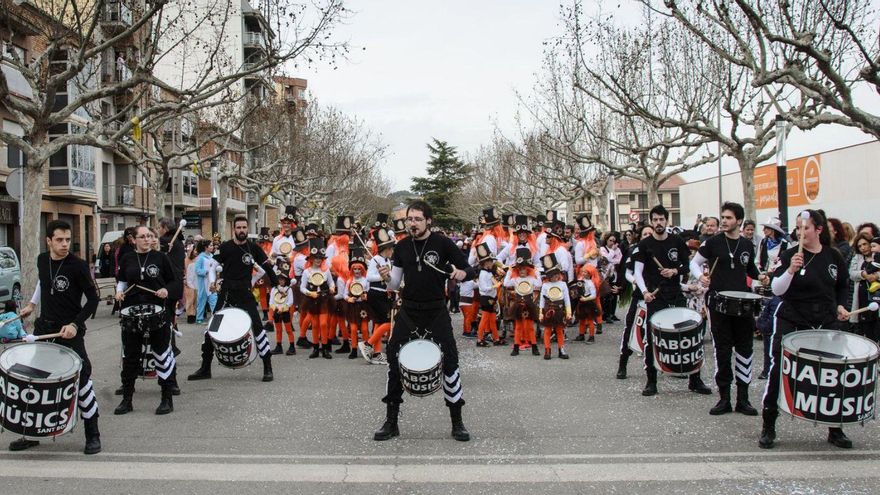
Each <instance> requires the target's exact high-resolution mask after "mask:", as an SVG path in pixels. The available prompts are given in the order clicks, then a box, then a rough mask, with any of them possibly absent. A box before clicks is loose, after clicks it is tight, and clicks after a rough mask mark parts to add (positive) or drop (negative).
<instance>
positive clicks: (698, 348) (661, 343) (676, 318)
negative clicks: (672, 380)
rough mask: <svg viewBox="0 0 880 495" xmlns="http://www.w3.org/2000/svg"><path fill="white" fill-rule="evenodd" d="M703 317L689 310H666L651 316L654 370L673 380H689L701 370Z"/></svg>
mask: <svg viewBox="0 0 880 495" xmlns="http://www.w3.org/2000/svg"><path fill="white" fill-rule="evenodd" d="M702 323H703V317H701V316H700V313H697V312H696V311H694V310H692V309H688V308H666V309H661V310H660V311H657V312H656V313H654V314H653V315H651V319H650V321H649V325H650V327H651V335H650V339H651V344H652V347H653V352H654V367H655V368H656V369H657V371H660V372H662V373H665V374H667V375H673V376H688V375H692V374H694V373H697V372H699V371H700V368H701V367H702V366H703V357H704V356H703V331H702V329H701V328H700V327H701V325H702Z"/></svg>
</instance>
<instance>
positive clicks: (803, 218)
mask: <svg viewBox="0 0 880 495" xmlns="http://www.w3.org/2000/svg"><path fill="white" fill-rule="evenodd" d="M800 217H801V228H800V230H798V254H801V255H802V254H804V222H805V221H807V220H808V219H809V218H810V212H809V211H807V210H804V211H802V212H801V214H800Z"/></svg>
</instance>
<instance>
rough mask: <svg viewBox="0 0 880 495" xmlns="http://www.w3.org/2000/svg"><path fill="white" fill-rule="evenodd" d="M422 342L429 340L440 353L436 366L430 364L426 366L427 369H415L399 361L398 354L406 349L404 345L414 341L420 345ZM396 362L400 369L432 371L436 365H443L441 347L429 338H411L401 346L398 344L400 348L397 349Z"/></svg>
mask: <svg viewBox="0 0 880 495" xmlns="http://www.w3.org/2000/svg"><path fill="white" fill-rule="evenodd" d="M422 342H429V343H431V345H433V346H434V347H436V348H437V351H438V352H439V353H440V361H438V362H437V365H436V366H432V367H430V368H428V369H425V370H415V369H412V368H407V367H406V366H405V365H404V364H403V363H402V362H401V361H400V354H401V353H403V350H404V349H406V346H408V345H410V344H415V343H418V344H417V345H422V344H421V343H422ZM397 364H398V365H399V366H400V367H401V368H402V369H404V370H406V371H409V372H412V373H426V372H428V371H432V370H435V369H437V367H439V366H443V349H442V348H441V347H440V346H439V345H438V344H437V343H436V342H434V341H433V340H430V339H413V340H410V341H409V342H407V343H405V344H403V345H402V346H400V350H399V351H397Z"/></svg>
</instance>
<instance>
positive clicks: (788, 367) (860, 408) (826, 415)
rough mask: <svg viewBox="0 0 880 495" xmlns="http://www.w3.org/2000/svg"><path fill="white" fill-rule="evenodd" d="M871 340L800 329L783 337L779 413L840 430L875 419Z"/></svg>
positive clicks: (875, 350) (874, 347)
mask: <svg viewBox="0 0 880 495" xmlns="http://www.w3.org/2000/svg"><path fill="white" fill-rule="evenodd" d="M878 355H880V349H878V347H877V344H875V343H874V342H873V341H871V340H869V339H866V338H864V337H860V336H858V335H855V334H852V333H848V332H840V331H837V330H822V329H819V330H801V331H796V332H792V333H790V334H788V335H786V336H784V337H783V338H782V362H781V363H780V364H781V367H780V369H779V399H778V401H777V403H778V404H779V408H780V409H781V410H782V411H785V412H787V413H788V414H791V415H792V416H794V417H795V418H800V419H803V420H806V421H811V422H813V423H818V424H823V425H828V426H840V425H844V424H852V423H864V422H865V421H867V420H871V419H874V415H875V410H874V399H875V395H876V390H877V358H878Z"/></svg>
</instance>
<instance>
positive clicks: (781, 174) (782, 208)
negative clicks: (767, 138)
mask: <svg viewBox="0 0 880 495" xmlns="http://www.w3.org/2000/svg"><path fill="white" fill-rule="evenodd" d="M787 125H788V124H787V122H785V119H784V118H783V117H782V115H777V116H776V203H777V205H778V207H779V212H778V213H777V215H778V216H779V221H780V222H781V223H782V230H783V231H784V232H788V167H787V166H786V163H785V135H786V130H787Z"/></svg>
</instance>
